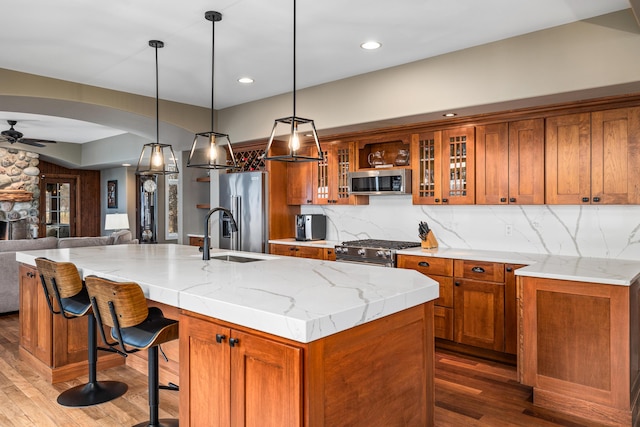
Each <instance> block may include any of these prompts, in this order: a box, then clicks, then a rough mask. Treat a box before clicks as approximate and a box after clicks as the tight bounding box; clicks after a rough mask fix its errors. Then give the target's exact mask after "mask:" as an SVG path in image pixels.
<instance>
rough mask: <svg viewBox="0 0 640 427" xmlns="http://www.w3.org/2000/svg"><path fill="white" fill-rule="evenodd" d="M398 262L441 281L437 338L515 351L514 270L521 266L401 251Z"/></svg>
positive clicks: (516, 340) (498, 349) (436, 310)
mask: <svg viewBox="0 0 640 427" xmlns="http://www.w3.org/2000/svg"><path fill="white" fill-rule="evenodd" d="M398 267H400V268H410V269H413V270H417V271H420V272H421V273H423V274H426V275H427V276H429V277H430V278H432V279H433V280H436V281H437V282H438V283H439V284H440V298H438V300H436V306H435V310H434V326H435V336H436V337H437V338H441V339H444V340H448V341H453V342H455V343H458V344H464V345H468V346H472V347H478V348H482V349H488V350H493V351H498V352H502V353H508V354H516V353H517V349H518V324H517V300H516V279H515V270H516V269H518V268H520V267H522V265H513V264H503V263H494V262H484V261H472V260H460V259H456V260H453V259H448V258H435V257H425V256H420V255H398Z"/></svg>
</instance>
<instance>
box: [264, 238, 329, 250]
mask: <svg viewBox="0 0 640 427" xmlns="http://www.w3.org/2000/svg"><path fill="white" fill-rule="evenodd" d="M269 243H273V244H276V245H298V246H311V247H314V248H333V247H335V246H336V245H339V244H340V243H341V242H338V241H337V240H296V239H295V238H293V237H291V238H288V239H273V240H269Z"/></svg>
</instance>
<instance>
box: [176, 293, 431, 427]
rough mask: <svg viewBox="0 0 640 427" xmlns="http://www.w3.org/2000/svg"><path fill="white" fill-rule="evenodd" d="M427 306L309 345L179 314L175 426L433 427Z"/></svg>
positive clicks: (429, 320) (183, 313) (396, 314)
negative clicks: (177, 401) (177, 423)
mask: <svg viewBox="0 0 640 427" xmlns="http://www.w3.org/2000/svg"><path fill="white" fill-rule="evenodd" d="M432 319H433V303H432V302H428V303H425V304H422V305H419V306H416V307H413V308H410V309H407V310H403V311H401V312H398V313H395V314H391V315H389V316H385V317H383V318H380V319H378V320H374V321H371V322H368V323H364V324H362V325H359V326H356V327H353V328H351V329H347V330H345V331H342V332H338V333H335V334H333V335H329V336H327V337H325V338H320V339H317V340H315V341H312V342H309V343H298V342H294V341H291V340H287V339H285V338H280V337H277V336H274V335H271V334H267V333H264V332H260V331H256V330H253V329H249V328H245V327H242V326H238V325H233V324H229V323H227V322H224V321H221V320H218V319H213V318H211V317H206V316H202V315H200V314H196V313H192V312H188V311H185V310H183V311H182V314H181V316H180V425H181V426H182V427H188V426H192V427H200V426H207V427H217V426H224V427H227V426H260V427H270V426H273V427H282V426H287V427H289V426H291V427H295V426H305V427H317V426H338V425H349V426H373V425H384V426H390V427H392V426H398V427H400V426H409V425H411V426H425V427H429V426H433V425H434V421H435V420H434V406H435V397H434V392H435V386H434V344H433V343H434V340H433V328H432V325H431V321H432Z"/></svg>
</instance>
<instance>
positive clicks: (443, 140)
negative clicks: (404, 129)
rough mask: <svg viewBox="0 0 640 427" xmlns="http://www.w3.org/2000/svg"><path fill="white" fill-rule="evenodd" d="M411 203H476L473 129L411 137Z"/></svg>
mask: <svg viewBox="0 0 640 427" xmlns="http://www.w3.org/2000/svg"><path fill="white" fill-rule="evenodd" d="M411 153H412V157H411V168H412V171H413V174H412V175H413V177H412V198H413V203H414V204H452V205H462V204H473V203H474V202H475V184H474V181H475V176H474V174H475V130H474V128H473V127H472V126H467V127H459V128H452V129H445V130H441V131H440V130H437V131H431V132H424V133H420V134H414V135H412V137H411Z"/></svg>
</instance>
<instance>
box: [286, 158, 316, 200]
mask: <svg viewBox="0 0 640 427" xmlns="http://www.w3.org/2000/svg"><path fill="white" fill-rule="evenodd" d="M306 150H307V152H306V154H305V155H310V153H311V150H310V149H306ZM302 151H303V149H301V150H300V154H303V153H302ZM316 164H317V163H316V162H291V163H287V188H286V190H287V204H288V205H310V204H313V174H314V172H313V168H314V167H316Z"/></svg>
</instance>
